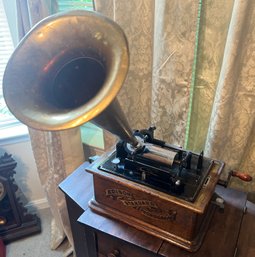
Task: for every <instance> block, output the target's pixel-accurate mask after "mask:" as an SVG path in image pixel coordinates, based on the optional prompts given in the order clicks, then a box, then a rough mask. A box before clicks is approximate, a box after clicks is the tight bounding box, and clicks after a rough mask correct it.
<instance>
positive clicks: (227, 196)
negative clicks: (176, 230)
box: [60, 163, 255, 257]
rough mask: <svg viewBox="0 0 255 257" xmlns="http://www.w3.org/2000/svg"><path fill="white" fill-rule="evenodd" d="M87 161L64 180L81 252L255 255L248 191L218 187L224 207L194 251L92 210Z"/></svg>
mask: <svg viewBox="0 0 255 257" xmlns="http://www.w3.org/2000/svg"><path fill="white" fill-rule="evenodd" d="M87 165H88V164H87V163H84V164H83V165H81V166H80V167H79V168H78V169H77V170H75V171H74V172H73V173H72V174H71V175H70V176H69V177H68V178H66V179H65V180H64V181H63V182H62V183H61V184H60V188H61V190H62V191H63V192H64V193H65V196H66V202H67V207H68V212H69V217H70V223H71V229H72V232H73V237H74V246H75V251H76V256H77V257H96V256H99V257H103V256H107V257H145V256H147V257H156V256H165V257H191V256H194V257H204V256H207V257H223V256H224V257H232V256H235V257H252V256H255V244H254V242H255V235H254V233H253V231H254V229H255V205H254V204H253V203H251V202H249V201H247V194H246V193H244V192H239V191H236V190H233V189H225V188H223V187H220V186H219V187H217V189H216V192H217V194H218V195H219V196H221V197H222V198H224V200H225V207H224V211H216V212H215V214H214V216H213V219H212V221H211V223H210V226H209V230H208V232H207V234H206V236H205V240H204V242H203V243H202V246H201V248H200V249H199V250H198V251H197V252H195V253H190V252H187V251H186V250H182V249H181V248H178V247H176V246H174V245H172V244H170V243H167V242H165V241H164V240H161V239H158V238H156V237H154V236H151V235H148V234H146V233H144V232H141V231H139V230H137V229H135V228H133V227H131V226H128V225H126V224H124V223H122V222H119V221H116V220H113V219H109V218H106V217H104V216H102V215H98V214H96V213H94V212H92V211H91V209H90V208H89V207H88V202H89V201H90V200H91V199H92V198H93V181H92V176H91V175H90V174H89V173H87V172H86V171H85V168H86V166H87Z"/></svg>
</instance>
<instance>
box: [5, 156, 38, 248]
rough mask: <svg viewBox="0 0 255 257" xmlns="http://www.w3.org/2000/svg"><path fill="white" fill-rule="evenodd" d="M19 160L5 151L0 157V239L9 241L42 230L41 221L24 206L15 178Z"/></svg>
mask: <svg viewBox="0 0 255 257" xmlns="http://www.w3.org/2000/svg"><path fill="white" fill-rule="evenodd" d="M16 166H17V162H16V161H15V160H14V159H13V158H12V156H11V155H9V154H7V153H5V154H4V155H3V156H1V157H0V239H2V240H3V241H4V243H9V242H11V241H14V240H16V239H19V238H22V237H25V236H28V235H31V234H34V233H38V232H40V231H41V222H40V219H39V218H38V217H37V215H36V214H31V213H29V212H28V210H27V209H26V208H25V207H24V206H23V202H22V197H24V196H23V194H22V192H21V191H20V189H19V187H18V186H17V185H16V183H15V180H14V174H15V173H16V172H15V170H14V169H15V168H16Z"/></svg>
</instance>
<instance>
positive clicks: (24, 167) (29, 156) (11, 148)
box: [0, 136, 48, 209]
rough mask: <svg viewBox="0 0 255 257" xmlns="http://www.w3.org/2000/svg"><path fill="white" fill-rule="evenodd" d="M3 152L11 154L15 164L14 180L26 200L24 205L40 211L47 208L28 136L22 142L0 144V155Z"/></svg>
mask: <svg viewBox="0 0 255 257" xmlns="http://www.w3.org/2000/svg"><path fill="white" fill-rule="evenodd" d="M4 152H7V153H9V154H12V157H13V159H14V160H15V161H16V162H17V167H16V169H15V171H16V174H15V176H14V179H15V181H16V184H17V185H18V187H19V188H20V190H21V191H22V192H23V194H24V195H25V198H26V200H27V203H24V204H25V206H26V207H28V208H30V207H35V208H40V209H41V208H46V207H48V202H47V200H46V198H45V193H44V190H43V188H42V186H41V184H40V180H39V176H38V174H37V169H36V164H35V160H34V156H33V152H32V148H31V144H30V139H29V138H28V136H27V137H25V139H24V138H23V139H22V140H16V141H11V142H3V143H0V155H3V153H4Z"/></svg>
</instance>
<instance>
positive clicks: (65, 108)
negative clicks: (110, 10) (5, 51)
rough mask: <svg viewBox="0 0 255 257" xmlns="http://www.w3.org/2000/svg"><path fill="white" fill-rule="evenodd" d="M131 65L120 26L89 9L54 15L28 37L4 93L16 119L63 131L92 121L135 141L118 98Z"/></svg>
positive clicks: (11, 64)
mask: <svg viewBox="0 0 255 257" xmlns="http://www.w3.org/2000/svg"><path fill="white" fill-rule="evenodd" d="M128 64H129V53H128V44H127V40H126V37H125V35H124V33H123V31H122V29H121V28H120V27H119V26H118V25H117V24H116V23H114V22H113V21H111V20H110V19H108V18H106V17H104V16H102V15H100V14H97V13H95V12H89V11H71V12H68V13H62V14H57V15H53V16H50V17H48V18H46V19H44V20H42V21H41V22H40V23H38V24H37V25H36V26H35V27H33V28H32V29H31V31H30V32H29V33H28V34H27V35H26V36H25V37H24V39H23V40H22V41H21V42H20V44H19V45H18V46H17V48H16V49H15V51H14V53H13V54H12V56H11V58H10V60H9V62H8V64H7V67H6V70H5V73H4V78H3V93H4V98H5V101H6V103H7V106H8V108H9V109H10V111H11V112H12V113H13V114H14V116H16V118H17V119H18V120H20V121H21V122H22V123H24V124H26V125H27V126H29V127H32V128H35V129H39V130H48V131H54V130H63V129H68V128H73V127H77V126H80V125H82V124H83V123H85V122H87V121H90V120H92V122H94V123H95V124H97V125H99V126H100V127H102V128H104V129H106V130H108V131H110V132H111V133H113V134H115V135H117V136H119V137H120V138H121V139H123V140H125V141H127V142H129V143H131V144H132V145H133V146H135V145H137V140H136V138H135V137H134V136H133V133H132V130H131V128H130V126H129V125H128V122H127V120H126V118H125V116H124V114H123V112H122V110H121V108H120V105H119V103H118V101H117V100H116V99H115V97H116V95H117V93H118V92H119V90H120V88H121V86H122V84H123V83H124V80H125V77H126V74H127V71H128Z"/></svg>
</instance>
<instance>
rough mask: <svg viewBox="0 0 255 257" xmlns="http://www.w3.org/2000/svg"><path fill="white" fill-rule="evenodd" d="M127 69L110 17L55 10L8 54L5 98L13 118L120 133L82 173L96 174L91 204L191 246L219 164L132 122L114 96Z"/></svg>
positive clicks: (208, 212) (200, 232)
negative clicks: (90, 126) (90, 125)
mask: <svg viewBox="0 0 255 257" xmlns="http://www.w3.org/2000/svg"><path fill="white" fill-rule="evenodd" d="M128 65H129V53H128V44H127V40H126V37H125V35H124V33H123V31H122V29H121V28H120V27H119V26H118V25H117V24H116V23H114V22H113V21H111V20H109V19H108V18H106V17H104V16H101V15H99V14H97V13H94V12H87V11H72V12H69V13H64V14H58V15H54V16H51V17H48V18H46V19H44V20H43V21H41V22H40V23H39V24H37V25H36V26H35V27H34V28H33V29H32V30H31V31H30V32H29V33H28V35H27V36H26V37H25V38H24V39H23V40H22V42H21V43H20V45H19V46H18V47H17V49H16V50H15V51H14V53H13V55H12V57H11V58H10V60H9V62H8V65H7V68H6V71H5V75H4V97H5V99H6V102H7V105H8V107H9V109H10V110H11V111H12V112H13V114H14V115H15V116H16V117H17V118H18V119H19V120H20V121H22V122H23V123H25V124H27V125H28V126H30V127H33V128H35V129H39V130H49V131H54V130H62V129H69V128H72V127H77V126H80V125H82V124H83V123H85V122H87V121H89V120H92V121H93V122H94V123H95V124H97V125H99V126H100V127H102V128H104V129H106V130H108V131H110V132H111V133H113V134H115V135H117V136H118V137H119V138H120V140H119V142H118V143H117V144H116V145H115V146H113V149H112V150H111V151H110V152H107V153H105V154H104V155H103V156H101V157H100V158H98V159H97V160H96V161H95V162H93V163H92V164H91V166H90V167H89V168H88V169H87V171H88V172H90V173H92V174H93V179H94V190H95V192H94V193H95V194H94V195H95V198H94V199H93V200H92V201H91V202H90V207H91V209H92V210H93V211H95V212H98V213H101V214H103V215H107V216H110V217H112V218H115V219H118V220H121V221H123V222H126V223H128V224H130V225H131V226H134V227H136V228H138V229H140V230H143V231H145V232H146V233H149V234H153V235H155V236H158V237H160V238H163V239H165V240H167V241H169V242H171V243H173V244H175V245H178V246H180V247H182V248H185V249H187V250H189V251H195V250H197V249H198V248H199V246H200V245H201V243H202V239H203V237H204V235H205V233H206V228H207V226H208V224H209V222H210V219H211V217H212V215H213V209H214V208H215V206H214V205H213V204H212V201H213V200H214V198H215V196H214V189H215V186H216V184H217V182H218V180H219V177H220V174H221V172H222V169H223V166H224V164H223V163H222V162H220V161H218V160H212V159H210V158H207V157H204V156H203V152H201V153H200V154H197V153H193V152H191V151H186V150H184V149H182V148H180V147H176V146H174V145H171V144H168V143H166V142H164V141H161V140H158V139H156V138H155V137H154V130H155V128H153V127H150V128H148V129H143V130H136V131H133V130H132V129H131V128H130V126H129V125H128V122H127V120H126V118H125V116H124V114H123V113H122V111H121V108H120V105H119V103H118V101H117V100H116V98H115V97H116V95H117V93H118V92H119V90H120V88H121V86H122V84H123V83H124V80H125V77H126V74H127V72H128ZM26 69H29V74H28V73H27V72H25V70H26ZM17 99H18V100H17Z"/></svg>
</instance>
